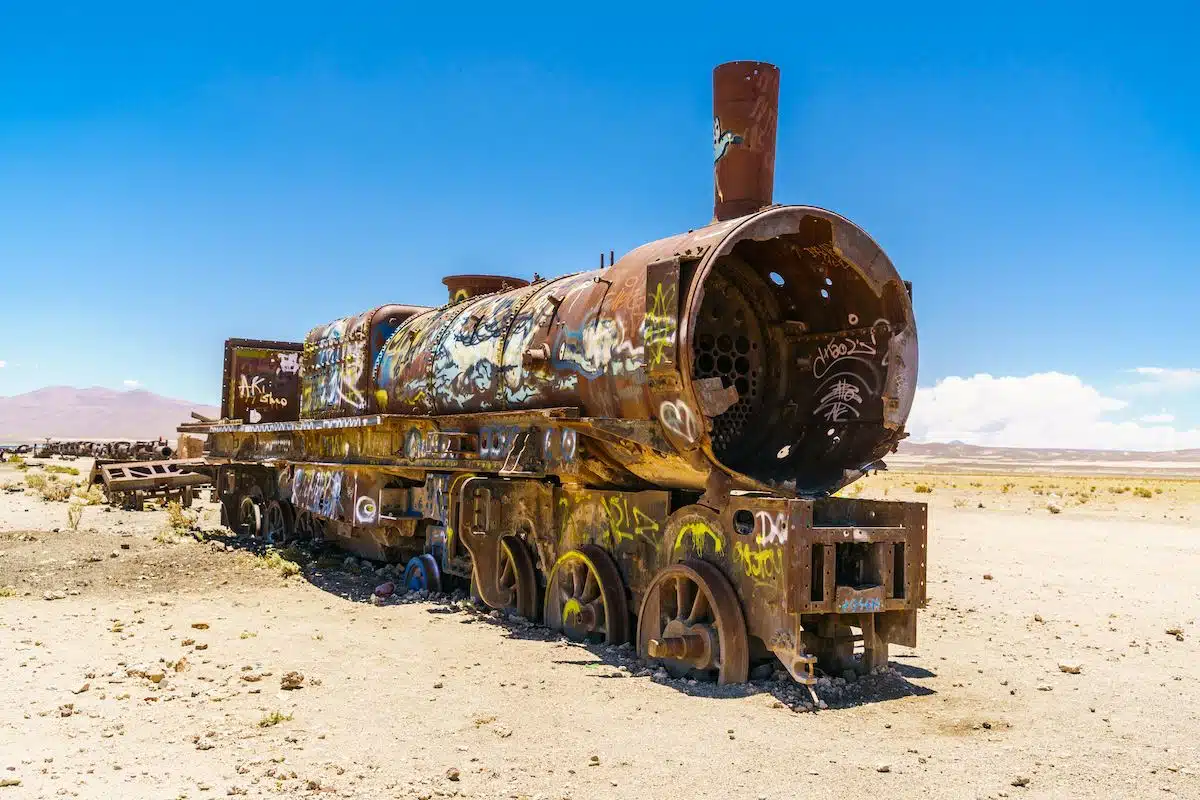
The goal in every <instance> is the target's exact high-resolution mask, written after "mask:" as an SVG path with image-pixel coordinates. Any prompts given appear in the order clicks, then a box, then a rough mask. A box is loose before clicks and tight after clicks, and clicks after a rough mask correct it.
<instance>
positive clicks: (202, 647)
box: [196, 642, 208, 650]
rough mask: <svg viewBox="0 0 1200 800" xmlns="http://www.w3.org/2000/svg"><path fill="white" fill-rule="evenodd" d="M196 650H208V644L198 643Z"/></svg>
mask: <svg viewBox="0 0 1200 800" xmlns="http://www.w3.org/2000/svg"><path fill="white" fill-rule="evenodd" d="M196 649H197V650H207V649H208V645H207V644H205V643H204V642H197V643H196Z"/></svg>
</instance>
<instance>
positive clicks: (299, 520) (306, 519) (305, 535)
mask: <svg viewBox="0 0 1200 800" xmlns="http://www.w3.org/2000/svg"><path fill="white" fill-rule="evenodd" d="M292 528H293V530H294V531H295V533H296V538H298V539H306V540H309V541H313V542H319V541H321V540H322V539H324V538H325V521H324V520H323V519H321V518H320V517H318V516H315V515H314V514H313V513H312V512H311V511H300V512H299V513H297V514H296V521H295V523H294V524H293V526H292Z"/></svg>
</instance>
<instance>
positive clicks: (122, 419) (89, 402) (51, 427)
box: [0, 386, 220, 443]
mask: <svg viewBox="0 0 1200 800" xmlns="http://www.w3.org/2000/svg"><path fill="white" fill-rule="evenodd" d="M192 411H196V412H198V413H200V414H203V415H205V416H208V417H216V416H217V415H218V414H220V410H219V409H217V408H216V407H214V406H206V405H203V404H201V403H190V402H188V401H186V400H176V399H174V398H170V397H163V396H161V395H157V394H154V393H153V392H147V391H145V390H142V389H134V390H131V391H118V390H115V389H105V388H102V387H100V386H93V387H91V388H89V389H76V388H74V387H71V386H48V387H46V388H44V389H37V390H35V391H32V392H27V393H25V394H18V395H14V396H12V397H0V442H5V443H15V442H36V441H40V440H42V439H44V438H46V437H47V436H49V437H52V438H55V439H157V438H158V437H159V436H164V437H166V438H167V439H174V438H176V436H177V434H176V432H175V429H176V428H177V427H178V426H179V423H181V422H187V421H189V419H190V416H189V415H190V413H191V412H192Z"/></svg>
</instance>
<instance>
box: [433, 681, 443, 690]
mask: <svg viewBox="0 0 1200 800" xmlns="http://www.w3.org/2000/svg"><path fill="white" fill-rule="evenodd" d="M433 688H435V689H440V688H442V682H441V681H438V682H437V683H435V684H434V685H433Z"/></svg>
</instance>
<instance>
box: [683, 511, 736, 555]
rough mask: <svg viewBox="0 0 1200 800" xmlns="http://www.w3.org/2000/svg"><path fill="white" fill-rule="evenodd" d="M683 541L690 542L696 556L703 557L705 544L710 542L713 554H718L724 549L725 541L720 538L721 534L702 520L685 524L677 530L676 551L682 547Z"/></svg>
mask: <svg viewBox="0 0 1200 800" xmlns="http://www.w3.org/2000/svg"><path fill="white" fill-rule="evenodd" d="M685 539H690V540H691V546H692V549H693V550H695V551H696V554H697V555H704V547H705V543H706V542H707V541H708V540H710V539H711V540H712V547H713V552H714V553H720V552H721V551H722V550H724V549H725V540H724V539H723V538H721V534H719V533H717V532H716V531H715V530H713V529H712V527H711V526H710V525H709V524H708V523H707V522H704V521H703V520H693V521H692V522H685V523H684V524H683V525H681V526H680V528H679V533H678V534H677V535H676V536H675V549H676V550H678V549H679V548H680V547H682V546H683V542H684V540H685Z"/></svg>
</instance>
